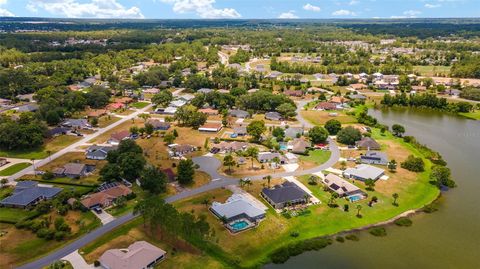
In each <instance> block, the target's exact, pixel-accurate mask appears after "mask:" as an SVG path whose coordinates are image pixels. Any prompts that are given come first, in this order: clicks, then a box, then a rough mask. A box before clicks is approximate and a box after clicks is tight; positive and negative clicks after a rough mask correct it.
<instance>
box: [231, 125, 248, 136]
mask: <svg viewBox="0 0 480 269" xmlns="http://www.w3.org/2000/svg"><path fill="white" fill-rule="evenodd" d="M233 133H234V134H237V135H238V136H245V135H247V127H246V126H235V127H233Z"/></svg>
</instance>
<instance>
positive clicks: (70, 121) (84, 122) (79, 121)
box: [62, 119, 90, 128]
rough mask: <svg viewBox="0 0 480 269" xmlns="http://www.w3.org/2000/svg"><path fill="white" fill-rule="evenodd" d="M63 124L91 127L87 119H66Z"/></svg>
mask: <svg viewBox="0 0 480 269" xmlns="http://www.w3.org/2000/svg"><path fill="white" fill-rule="evenodd" d="M62 125H63V126H67V127H80V128H81V127H89V126H90V124H89V123H88V121H87V120H86V119H66V120H64V121H63V122H62Z"/></svg>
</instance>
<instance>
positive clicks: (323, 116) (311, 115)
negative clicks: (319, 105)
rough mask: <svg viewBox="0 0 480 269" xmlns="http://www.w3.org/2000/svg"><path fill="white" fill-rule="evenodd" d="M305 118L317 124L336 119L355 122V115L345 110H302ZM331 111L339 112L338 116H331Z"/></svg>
mask: <svg viewBox="0 0 480 269" xmlns="http://www.w3.org/2000/svg"><path fill="white" fill-rule="evenodd" d="M300 113H301V114H302V116H303V118H305V120H307V121H309V122H310V123H312V124H315V125H323V124H325V122H327V121H329V120H332V119H335V120H338V121H340V122H341V123H342V124H343V123H353V122H355V121H356V120H355V117H353V116H350V115H347V114H346V113H345V112H343V111H317V110H308V111H301V112H300ZM330 113H338V115H337V116H330Z"/></svg>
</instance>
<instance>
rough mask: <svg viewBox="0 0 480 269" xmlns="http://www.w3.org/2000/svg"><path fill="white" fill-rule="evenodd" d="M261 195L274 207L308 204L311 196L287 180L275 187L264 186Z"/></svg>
mask: <svg viewBox="0 0 480 269" xmlns="http://www.w3.org/2000/svg"><path fill="white" fill-rule="evenodd" d="M261 196H262V197H263V198H264V199H265V200H266V201H267V202H268V203H269V204H270V205H271V206H272V207H273V208H274V209H283V208H285V207H288V206H293V205H298V204H306V203H308V200H309V198H310V196H309V195H308V193H306V192H305V191H304V190H302V189H301V188H300V187H298V186H297V185H296V184H295V183H292V182H289V181H286V182H284V183H282V184H280V185H276V186H274V187H273V188H263V189H262V192H261Z"/></svg>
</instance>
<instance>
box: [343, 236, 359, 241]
mask: <svg viewBox="0 0 480 269" xmlns="http://www.w3.org/2000/svg"><path fill="white" fill-rule="evenodd" d="M345 239H347V240H350V241H359V240H360V238H358V236H356V235H354V234H349V235H347V236H345Z"/></svg>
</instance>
